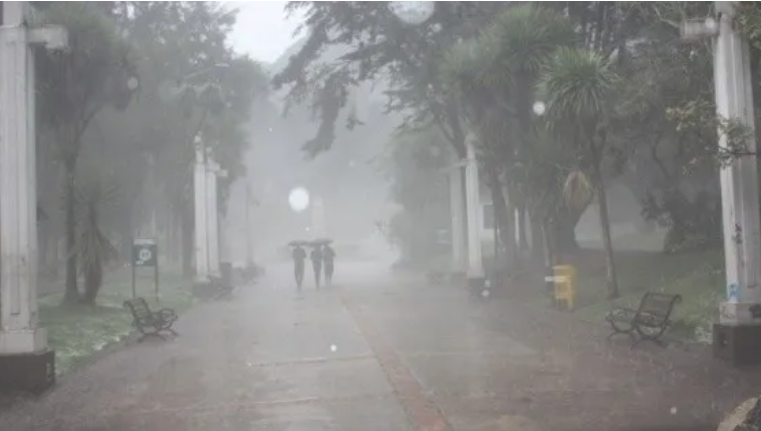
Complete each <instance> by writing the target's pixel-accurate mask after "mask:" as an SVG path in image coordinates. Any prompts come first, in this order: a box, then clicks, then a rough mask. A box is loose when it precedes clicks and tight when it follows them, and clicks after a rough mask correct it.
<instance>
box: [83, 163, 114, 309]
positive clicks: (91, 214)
mask: <svg viewBox="0 0 761 431" xmlns="http://www.w3.org/2000/svg"><path fill="white" fill-rule="evenodd" d="M76 199H77V206H78V227H79V236H78V238H77V241H76V243H75V247H74V253H75V255H76V257H77V262H78V264H79V270H80V271H81V273H82V275H83V276H84V279H85V294H84V296H83V297H82V300H83V301H84V302H85V303H90V304H92V303H94V302H95V299H96V297H97V295H98V292H99V291H100V288H101V286H102V284H103V274H104V269H105V268H106V267H107V266H108V265H109V264H110V263H112V262H114V261H116V259H117V256H118V252H117V250H116V247H115V246H114V245H113V243H112V242H111V240H110V239H109V238H108V235H107V234H106V232H104V230H103V228H102V224H101V220H102V218H103V216H104V214H105V213H107V212H108V211H118V206H119V201H120V196H119V188H118V186H117V184H116V183H114V182H111V181H107V180H105V179H103V178H98V176H91V177H90V178H88V179H86V180H85V181H84V182H83V185H81V186H79V187H78V188H77V196H76Z"/></svg>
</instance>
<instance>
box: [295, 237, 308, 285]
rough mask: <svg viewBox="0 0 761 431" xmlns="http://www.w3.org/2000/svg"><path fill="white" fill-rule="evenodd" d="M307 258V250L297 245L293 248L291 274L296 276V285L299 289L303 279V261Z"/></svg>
mask: <svg viewBox="0 0 761 431" xmlns="http://www.w3.org/2000/svg"><path fill="white" fill-rule="evenodd" d="M306 259H307V252H306V251H304V249H303V248H302V247H301V246H300V245H297V246H296V248H294V249H293V274H294V276H295V277H296V285H297V286H298V287H299V290H301V283H302V282H303V281H304V261H305V260H306Z"/></svg>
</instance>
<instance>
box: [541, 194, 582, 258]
mask: <svg viewBox="0 0 761 431" xmlns="http://www.w3.org/2000/svg"><path fill="white" fill-rule="evenodd" d="M583 213H584V210H574V209H571V208H568V206H567V205H563V206H562V207H561V209H559V210H558V212H557V213H556V215H555V217H554V218H553V223H552V224H551V225H550V226H549V227H550V232H551V233H552V243H553V245H554V247H555V252H556V253H557V254H561V255H562V254H571V253H574V252H576V251H577V250H578V249H579V243H578V242H577V241H576V225H577V224H578V223H579V220H581V215H582V214H583Z"/></svg>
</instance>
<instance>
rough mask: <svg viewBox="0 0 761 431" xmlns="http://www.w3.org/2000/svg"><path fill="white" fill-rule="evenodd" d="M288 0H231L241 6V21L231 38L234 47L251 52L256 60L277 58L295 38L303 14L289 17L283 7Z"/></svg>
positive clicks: (268, 60)
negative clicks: (293, 35)
mask: <svg viewBox="0 0 761 431" xmlns="http://www.w3.org/2000/svg"><path fill="white" fill-rule="evenodd" d="M286 3H287V2H285V1H250V2H229V5H230V6H231V7H235V8H237V9H238V10H239V11H240V12H239V13H238V22H237V23H236V24H235V30H234V31H233V34H232V36H231V38H230V42H231V43H232V46H233V48H234V49H235V50H236V51H238V52H240V53H246V54H249V55H250V56H251V57H253V58H254V59H255V60H260V61H266V62H273V61H275V60H276V59H277V58H278V57H279V56H280V54H282V53H283V51H285V50H286V49H287V48H288V47H289V46H290V45H291V44H293V42H294V39H293V37H292V34H293V32H294V30H296V27H298V25H299V21H300V17H292V18H290V19H288V18H287V17H286V14H285V12H284V11H283V7H284V6H285V5H286Z"/></svg>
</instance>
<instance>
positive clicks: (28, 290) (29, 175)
mask: <svg viewBox="0 0 761 431" xmlns="http://www.w3.org/2000/svg"><path fill="white" fill-rule="evenodd" d="M27 3H28V2H3V3H1V4H0V7H2V11H3V22H2V23H1V24H3V27H0V198H2V204H1V205H0V250H2V256H1V257H0V302H2V306H0V355H13V354H26V353H37V352H42V351H44V350H45V349H46V348H47V341H46V337H45V331H44V330H43V329H42V328H39V327H38V326H37V325H38V320H39V318H38V314H37V185H36V179H37V175H36V161H35V135H36V124H35V103H34V102H35V82H34V74H35V73H34V55H33V52H32V47H31V45H32V44H45V45H46V47H48V48H54V47H57V46H62V45H65V43H66V33H65V32H64V31H62V29H61V28H51V29H28V28H27V27H26V26H25V25H24V21H25V16H26V15H27V13H28V7H29V6H28V4H27Z"/></svg>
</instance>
